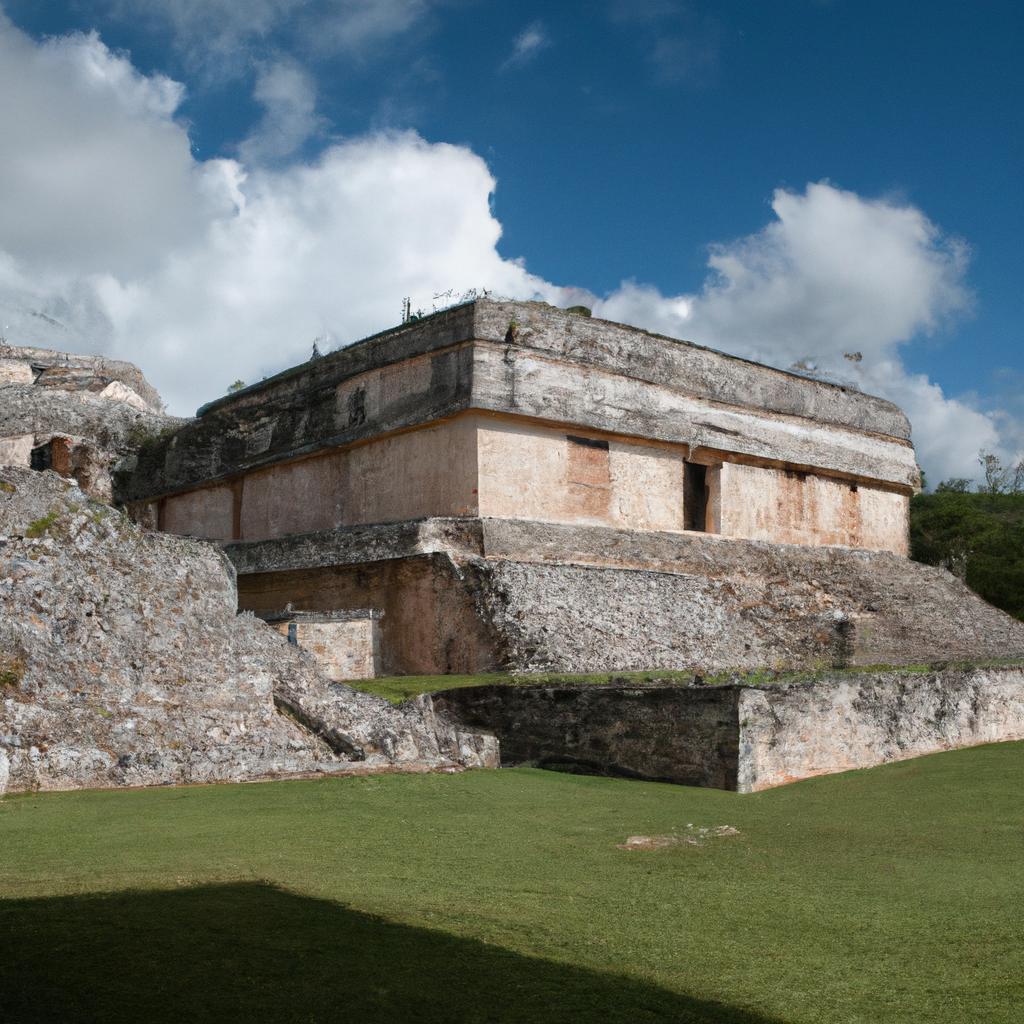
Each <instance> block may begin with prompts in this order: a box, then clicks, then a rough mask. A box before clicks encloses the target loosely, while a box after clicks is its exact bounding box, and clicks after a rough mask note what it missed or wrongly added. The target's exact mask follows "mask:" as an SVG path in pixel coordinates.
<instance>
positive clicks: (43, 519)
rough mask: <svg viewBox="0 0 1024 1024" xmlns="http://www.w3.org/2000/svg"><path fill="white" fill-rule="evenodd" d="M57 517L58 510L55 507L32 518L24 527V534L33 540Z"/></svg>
mask: <svg viewBox="0 0 1024 1024" xmlns="http://www.w3.org/2000/svg"><path fill="white" fill-rule="evenodd" d="M58 519H60V510H59V509H56V508H54V509H50V511H49V512H47V513H46V515H45V516H40V517H39V518H38V519H33V520H32V522H31V523H29V524H28V527H27V528H26V529H25V536H26V537H30V538H32V539H33V540H34V539H35V538H37V537H42V536H43V535H44V534H45V533H46V532H47V531H48V530H49V529H50V527H51V526H53V524H54V523H56V522H57V520H58Z"/></svg>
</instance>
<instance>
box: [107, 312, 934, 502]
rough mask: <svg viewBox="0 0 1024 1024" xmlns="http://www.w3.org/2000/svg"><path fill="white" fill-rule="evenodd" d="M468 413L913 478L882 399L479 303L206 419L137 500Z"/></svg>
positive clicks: (153, 469) (372, 343)
mask: <svg viewBox="0 0 1024 1024" xmlns="http://www.w3.org/2000/svg"><path fill="white" fill-rule="evenodd" d="M469 409H481V410H486V411H490V412H497V413H502V414H508V415H518V416H527V417H533V418H539V419H542V420H546V421H548V422H549V423H551V422H557V423H563V424H567V425H575V426H577V427H583V428H588V429H592V430H600V431H608V432H610V433H613V434H617V435H622V436H625V437H639V438H645V439H653V440H658V441H663V442H667V443H670V444H686V445H690V446H691V447H693V448H706V449H708V450H709V451H716V450H717V451H732V452H735V453H739V454H743V455H744V456H746V457H751V458H767V459H772V460H776V461H777V462H780V463H787V464H790V463H791V464H793V466H794V467H795V468H804V469H807V468H813V467H818V468H820V469H824V470H827V471H829V472H832V473H837V474H840V475H845V476H851V477H855V478H862V479H863V480H865V481H866V482H867V481H870V480H883V481H887V482H889V483H891V484H894V485H896V486H897V487H901V488H903V489H904V490H906V491H907V492H908V493H909V491H910V490H911V489H912V488H913V487H915V486H916V485H917V482H918V473H917V468H916V464H915V462H914V456H913V449H912V448H911V447H910V445H909V425H908V424H907V421H906V417H905V416H903V414H902V413H901V412H900V411H899V410H898V409H896V407H895V406H893V405H891V404H890V403H888V402H884V401H882V400H881V399H876V398H872V397H870V396H866V395H862V394H860V393H859V392H856V391H851V390H849V389H844V388H840V387H836V386H834V385H830V384H825V383H822V382H819V381H812V380H808V379H805V378H801V377H797V376H795V375H793V374H787V373H783V372H780V371H777V370H771V369H769V368H767V367H762V366H758V365H756V364H754V363H748V362H745V361H744V360H739V359H734V358H732V357H730V356H725V355H722V354H721V353H716V352H712V351H710V350H708V349H702V348H700V347H699V346H695V345H690V344H688V343H685V342H676V341H672V340H671V339H667V338H660V337H657V336H655V335H650V334H647V333H646V332H643V331H639V330H636V329H634V328H629V327H624V326H622V325H617V324H609V323H605V322H602V321H596V320H588V319H585V318H580V317H575V316H572V315H570V314H566V313H564V312H562V311H559V310H555V309H553V308H551V307H547V306H544V305H543V304H537V303H513V304H502V303H492V302H489V301H484V300H481V301H478V302H476V303H471V304H468V305H466V306H462V307H458V308H456V309H452V310H447V311H445V312H443V313H440V314H437V315H436V316H433V317H428V318H426V319H425V320H421V321H416V322H414V323H412V324H408V325H405V326H404V327H402V328H399V329H396V330H394V331H390V332H386V333H385V334H382V335H378V336H376V337H374V338H370V339H367V340H365V341H363V342H360V343H358V344H356V345H353V346H350V347H348V348H346V349H342V350H340V351H338V352H334V353H331V354H330V355H328V356H326V357H325V358H323V359H319V360H316V361H314V362H311V363H308V364H304V365H303V366H300V367H295V368H294V369H292V370H289V371H286V372H285V373H283V374H279V375H278V376H276V377H274V378H271V379H270V380H269V381H266V382H263V383H261V384H260V385H256V386H254V387H252V388H248V389H245V390H243V391H242V392H240V393H238V394H237V395H234V396H230V397H228V398H225V399H221V400H219V401H217V402H214V403H211V404H210V405H209V406H206V407H204V409H202V410H200V416H199V418H198V419H197V420H196V421H195V422H194V423H192V424H190V425H189V426H188V427H187V428H185V429H184V430H183V431H181V433H180V434H179V435H178V436H177V437H176V438H175V439H174V440H173V441H168V442H167V443H166V444H165V445H164V446H163V448H161V449H158V450H157V449H154V450H152V451H150V452H147V453H146V458H145V459H144V460H140V464H139V467H138V470H137V472H136V473H135V475H134V476H133V477H132V479H130V480H128V481H126V484H125V489H124V492H123V494H122V498H123V499H124V500H126V501H142V500H149V499H152V498H154V497H159V496H164V495H168V494H172V493H176V492H178V491H183V490H188V489H192V488H194V487H196V486H198V485H201V484H207V483H212V482H215V481H217V480H220V479H225V478H230V477H233V476H236V475H238V474H241V473H245V472H247V471H250V470H253V469H256V468H260V467H264V466H267V465H271V464H273V463H276V462H280V461H282V460H286V459H294V458H299V457H304V456H306V455H309V454H312V453H315V452H317V451H325V450H330V449H333V448H338V447H342V446H345V445H349V444H354V443H357V442H361V441H365V440H367V439H369V438H373V437H379V436H382V435H384V434H387V433H392V432H395V431H400V430H406V429H408V428H410V427H413V426H417V425H422V424H426V423H432V422H435V421H437V420H440V419H444V418H446V417H449V416H453V415H455V414H457V413H459V412H464V411H467V410H469Z"/></svg>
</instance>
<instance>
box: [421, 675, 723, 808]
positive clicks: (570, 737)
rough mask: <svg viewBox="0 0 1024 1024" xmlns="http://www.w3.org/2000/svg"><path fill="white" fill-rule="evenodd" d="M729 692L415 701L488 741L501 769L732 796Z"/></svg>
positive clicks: (449, 694)
mask: <svg viewBox="0 0 1024 1024" xmlns="http://www.w3.org/2000/svg"><path fill="white" fill-rule="evenodd" d="M738 700H739V694H738V692H737V691H736V690H735V689H734V688H731V687H721V686H720V687H690V688H684V687H680V686H667V685H666V686H644V687H639V686H630V685H629V684H628V683H623V684H621V685H617V684H616V685H610V686H588V685H585V684H584V685H579V686H474V687H465V688H460V689H457V690H445V691H442V692H440V693H435V694H432V695H430V696H428V697H426V698H423V701H424V703H426V702H427V701H430V702H431V704H432V706H433V708H434V709H435V710H437V711H440V712H442V713H443V714H444V715H445V716H447V717H449V718H452V719H455V720H456V721H459V722H461V723H462V724H463V725H464V726H465V727H466V728H467V729H475V730H477V731H484V732H492V733H494V734H495V736H497V738H498V742H499V745H500V749H501V763H502V765H504V766H512V765H521V764H531V765H537V766H539V767H543V768H565V769H569V770H572V771H584V772H591V773H594V774H598V775H621V776H627V777H632V778H642V779H651V780H653V781H656V782H676V783H681V784H683V785H687V786H711V787H714V788H717V789H735V788H736V777H737V769H738V762H737V756H738V749H739V746H738V740H739V737H738V729H737V703H738Z"/></svg>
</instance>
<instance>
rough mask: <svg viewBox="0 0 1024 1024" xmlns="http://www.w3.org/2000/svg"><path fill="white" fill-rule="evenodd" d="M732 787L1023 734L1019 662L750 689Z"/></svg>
mask: <svg viewBox="0 0 1024 1024" xmlns="http://www.w3.org/2000/svg"><path fill="white" fill-rule="evenodd" d="M738 715H739V727H740V731H739V745H740V759H739V766H740V771H739V775H738V779H737V788H738V789H739V790H740V791H741V792H753V791H755V790H759V789H767V788H769V787H771V786H780V785H782V784H784V783H786V782H793V781H795V780H796V779H806V778H809V777H810V776H813V775H825V774H828V773H830V772H840V771H847V770H849V769H851V768H868V767H871V766H872V765H876V764H883V763H885V762H888V761H903V760H906V759H907V758H910V757H919V756H920V755H922V754H932V753H935V752H937V751H940V750H955V749H957V748H959V747H972V746H977V745H978V744H980V743H999V742H1002V741H1005V740H1024V668H1020V667H1017V668H974V669H943V670H938V671H933V672H924V673H900V672H878V673H868V674H864V675H860V674H858V675H851V676H848V677H842V676H840V677H836V678H832V679H827V680H824V681H823V682H821V683H819V684H816V685H790V686H783V687H777V688H774V687H763V688H757V689H753V688H747V689H744V690H743V691H742V692H741V694H740V701H739V710H738Z"/></svg>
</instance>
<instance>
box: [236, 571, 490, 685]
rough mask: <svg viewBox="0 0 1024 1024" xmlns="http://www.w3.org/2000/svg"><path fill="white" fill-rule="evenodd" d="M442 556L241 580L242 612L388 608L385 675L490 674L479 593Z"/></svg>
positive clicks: (383, 637) (383, 622)
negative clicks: (476, 605) (477, 601)
mask: <svg viewBox="0 0 1024 1024" xmlns="http://www.w3.org/2000/svg"><path fill="white" fill-rule="evenodd" d="M459 577H460V573H459V571H458V569H457V568H456V567H455V565H454V563H453V562H452V561H451V559H450V558H448V557H446V556H445V555H442V554H425V555H417V556H413V557H410V558H404V559H388V560H385V561H380V562H373V563H369V564H366V565H360V566H330V567H325V568H320V569H309V570H297V571H293V572H268V573H256V574H248V575H245V576H241V577H239V585H238V599H239V607H240V608H241V609H243V610H252V611H255V612H256V613H257V614H259V613H268V612H271V613H272V612H275V611H277V610H278V609H281V608H284V607H286V606H288V605H289V604H290V605H291V607H292V608H293V609H294V610H296V611H312V612H315V611H321V610H324V609H339V610H344V609H351V610H356V609H361V608H375V609H380V611H381V612H382V616H381V619H380V674H383V675H392V674H410V673H411V674H422V675H434V674H437V673H453V672H455V673H466V672H486V671H489V670H492V669H495V668H497V667H498V664H497V662H496V660H495V649H496V645H495V643H494V641H493V638H492V637H491V636H490V634H489V632H488V630H487V629H486V627H485V624H484V623H483V622H482V621H481V620H480V618H479V616H478V615H477V614H476V612H475V610H474V606H473V596H472V593H471V592H469V591H468V590H467V589H466V588H465V586H464V585H463V583H462V581H461V580H460V578H459Z"/></svg>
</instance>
